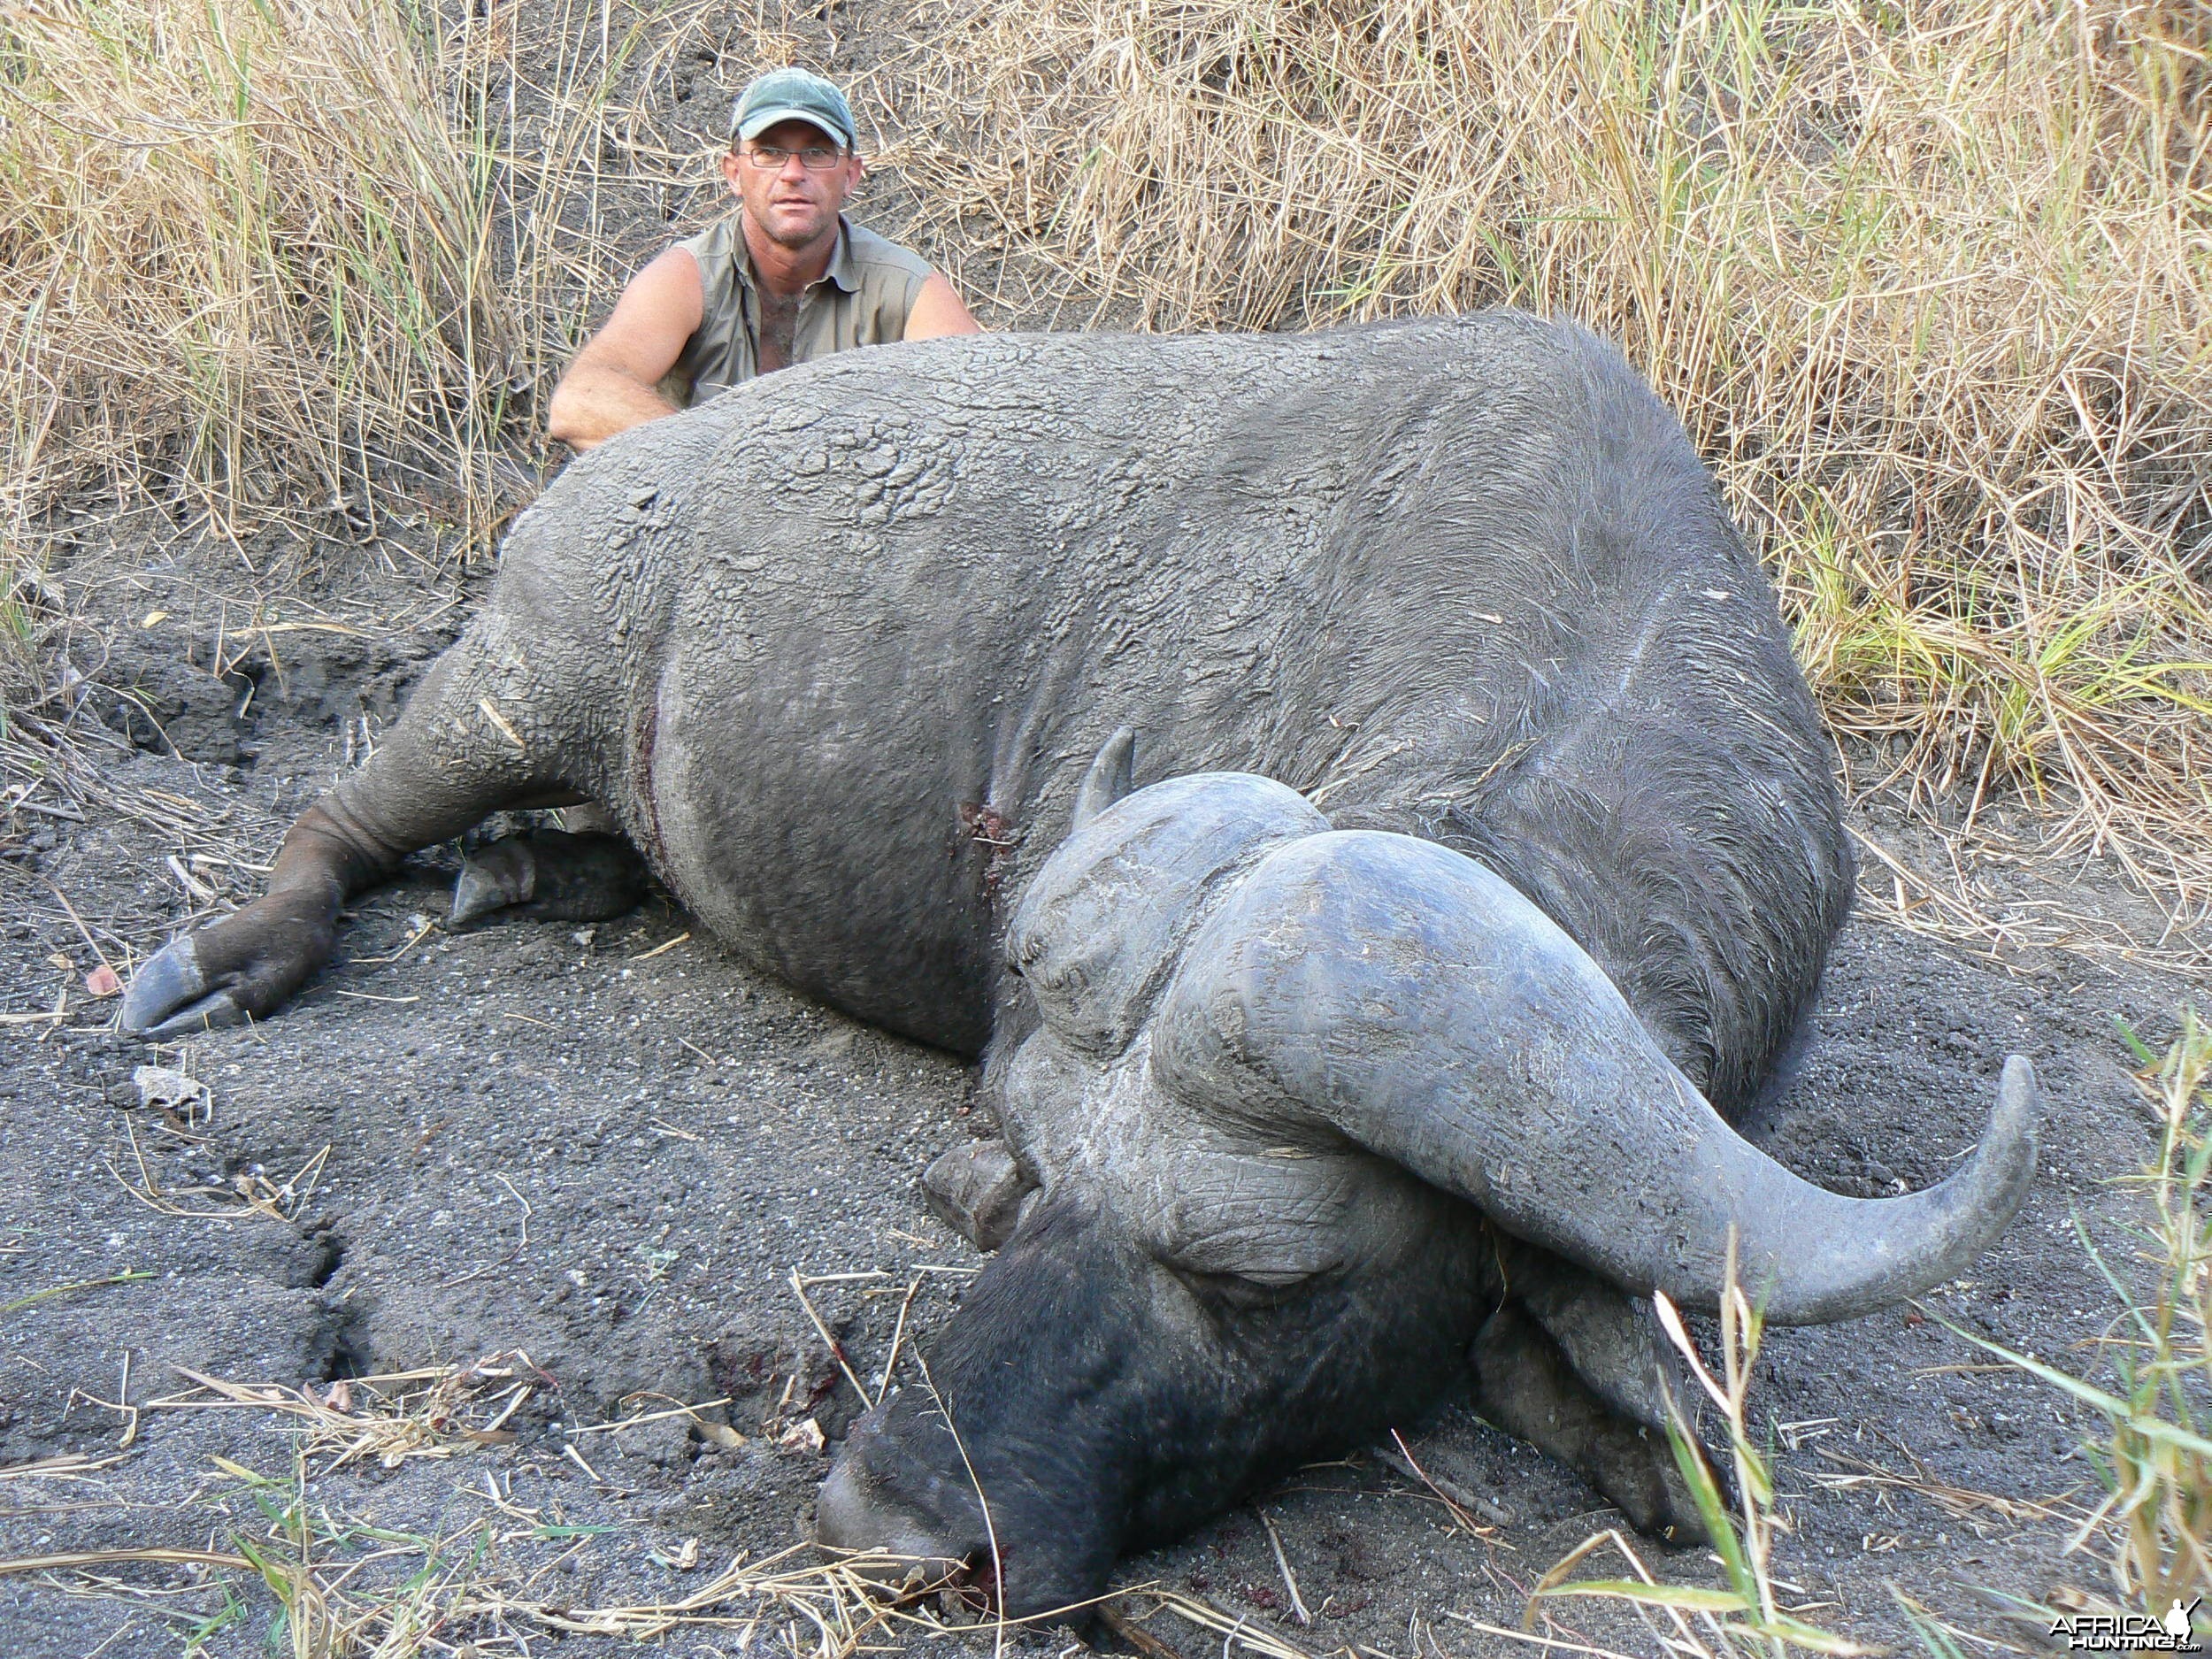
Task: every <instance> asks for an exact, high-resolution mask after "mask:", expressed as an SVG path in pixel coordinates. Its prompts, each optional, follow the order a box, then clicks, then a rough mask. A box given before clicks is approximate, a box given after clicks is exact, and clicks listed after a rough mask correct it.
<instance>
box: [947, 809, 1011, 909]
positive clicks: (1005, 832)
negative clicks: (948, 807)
mask: <svg viewBox="0 0 2212 1659" xmlns="http://www.w3.org/2000/svg"><path fill="white" fill-rule="evenodd" d="M960 830H961V833H963V834H964V835H965V836H966V837H967V838H968V840H969V841H971V842H972V843H974V844H975V845H977V846H979V847H987V848H989V849H991V851H990V856H988V857H987V859H986V860H985V861H984V864H983V896H984V897H985V898H987V899H992V900H995V899H996V898H997V897H998V889H999V883H1000V881H1001V880H1002V879H1004V877H1005V874H1006V866H1007V865H1008V864H1010V862H1011V861H1012V859H1013V856H1014V849H1015V848H1017V847H1018V846H1020V845H1021V831H1019V830H1018V829H1017V828H1015V827H1014V824H1013V821H1012V820H1011V819H1010V818H1007V816H1006V815H1005V814H1004V813H1002V812H1001V811H1000V810H998V809H997V808H996V807H995V806H992V805H991V804H989V803H987V802H984V803H978V802H974V801H963V802H962V803H960Z"/></svg>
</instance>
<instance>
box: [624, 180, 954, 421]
mask: <svg viewBox="0 0 2212 1659" xmlns="http://www.w3.org/2000/svg"><path fill="white" fill-rule="evenodd" d="M676 245H677V246H678V247H679V248H681V249H683V250H686V251H687V252H688V253H689V254H690V255H691V257H693V258H694V259H695V260H696V261H698V265H699V286H700V288H701V290H702V297H703V301H704V309H703V312H702V315H701V318H700V321H699V327H698V330H697V332H695V334H693V335H692V336H691V338H690V339H688V340H687V341H685V342H684V349H683V350H682V351H681V352H680V353H679V354H678V356H677V358H676V366H675V368H674V369H673V370H672V371H671V372H670V376H669V378H670V380H673V381H675V382H676V384H675V386H673V387H672V388H669V389H670V390H672V391H681V390H682V389H683V388H685V386H686V385H688V388H689V392H688V395H687V396H682V397H680V398H679V399H678V400H677V401H678V402H680V403H684V404H686V405H687V406H688V405H689V404H691V403H703V402H705V401H706V400H707V399H708V398H710V397H712V396H714V395H715V394H716V393H717V392H720V391H725V390H726V389H727V388H730V387H733V386H735V385H736V384H738V382H739V381H741V380H751V379H752V378H753V377H754V376H755V375H757V374H758V373H760V300H759V296H758V294H757V291H756V289H755V288H754V282H755V278H754V274H753V258H752V254H751V252H750V251H749V250H748V249H747V248H746V246H745V233H744V231H743V229H742V228H741V226H740V224H739V216H738V215H737V214H735V213H729V214H726V215H725V216H724V217H723V218H721V219H718V220H716V221H715V223H713V224H712V225H710V226H709V227H707V228H706V229H705V230H703V231H701V232H700V233H699V234H697V235H696V236H692V237H688V238H687V239H686V240H685V241H682V242H678V243H677V244H676ZM929 274H930V266H929V263H928V261H926V260H925V259H924V258H922V257H921V256H920V255H919V254H917V253H914V252H912V251H910V250H908V249H905V248H902V247H900V246H899V245H898V243H896V242H887V241H886V240H885V239H884V238H883V237H881V236H879V235H877V234H875V233H874V232H873V231H872V230H868V229H865V228H864V227H861V226H858V225H856V224H854V223H853V222H852V221H851V220H850V219H847V218H846V217H845V216H844V215H843V214H842V213H840V214H839V215H838V216H837V248H836V251H835V252H833V254H831V256H830V262H829V269H828V270H826V271H825V272H824V273H822V275H821V277H820V278H819V280H816V281H814V282H812V283H810V284H809V285H808V287H807V289H806V291H805V292H804V293H803V294H802V295H801V296H799V319H798V323H797V325H796V326H795V328H794V329H793V331H792V337H791V361H792V362H794V363H810V362H812V361H813V360H814V359H815V358H816V357H827V356H829V354H830V353H831V352H833V351H847V350H850V349H852V348H853V347H855V346H879V345H884V344H887V343H888V342H892V341H895V340H902V339H904V338H905V337H906V319H907V313H908V312H910V311H912V310H913V309H914V300H915V296H917V295H918V294H920V293H921V291H922V284H923V283H924V282H926V280H928V279H929ZM664 384H665V382H664Z"/></svg>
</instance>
